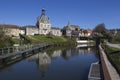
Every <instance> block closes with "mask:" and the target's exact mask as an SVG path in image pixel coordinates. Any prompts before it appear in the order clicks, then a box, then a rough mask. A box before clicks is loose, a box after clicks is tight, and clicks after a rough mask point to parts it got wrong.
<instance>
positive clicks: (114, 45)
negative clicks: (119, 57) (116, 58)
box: [107, 42, 120, 49]
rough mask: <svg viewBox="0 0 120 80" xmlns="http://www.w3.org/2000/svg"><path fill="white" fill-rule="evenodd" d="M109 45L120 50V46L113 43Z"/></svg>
mask: <svg viewBox="0 0 120 80" xmlns="http://www.w3.org/2000/svg"><path fill="white" fill-rule="evenodd" d="M107 45H108V46H111V47H115V48H118V49H120V44H112V43H109V42H107Z"/></svg>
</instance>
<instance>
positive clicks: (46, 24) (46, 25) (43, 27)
mask: <svg viewBox="0 0 120 80" xmlns="http://www.w3.org/2000/svg"><path fill="white" fill-rule="evenodd" d="M37 26H38V34H44V35H46V34H48V33H49V32H50V30H51V23H50V21H49V18H48V17H47V16H46V15H45V9H42V14H41V16H38V18H37Z"/></svg>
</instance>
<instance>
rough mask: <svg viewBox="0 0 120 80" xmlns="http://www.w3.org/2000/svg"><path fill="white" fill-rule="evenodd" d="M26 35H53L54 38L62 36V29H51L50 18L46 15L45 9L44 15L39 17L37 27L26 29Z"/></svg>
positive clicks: (43, 10)
mask: <svg viewBox="0 0 120 80" xmlns="http://www.w3.org/2000/svg"><path fill="white" fill-rule="evenodd" d="M25 33H26V35H35V34H40V35H47V34H52V35H54V36H62V32H61V29H59V28H55V27H51V23H50V20H49V17H47V16H46V14H45V9H44V8H43V9H42V14H41V15H40V16H38V18H37V23H36V26H27V27H25Z"/></svg>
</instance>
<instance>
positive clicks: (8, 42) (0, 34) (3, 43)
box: [0, 29, 13, 47]
mask: <svg viewBox="0 0 120 80" xmlns="http://www.w3.org/2000/svg"><path fill="white" fill-rule="evenodd" d="M12 44H13V41H12V38H11V37H9V36H7V35H5V33H4V31H3V30H2V29H1V30H0V47H7V46H12Z"/></svg>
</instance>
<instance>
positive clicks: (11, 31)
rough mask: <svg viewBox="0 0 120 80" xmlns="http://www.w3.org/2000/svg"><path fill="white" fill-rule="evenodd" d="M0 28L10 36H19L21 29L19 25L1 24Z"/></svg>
mask: <svg viewBox="0 0 120 80" xmlns="http://www.w3.org/2000/svg"><path fill="white" fill-rule="evenodd" d="M0 29H1V30H2V31H3V32H4V33H5V34H6V35H8V36H10V37H19V34H20V29H19V26H17V25H10V24H0Z"/></svg>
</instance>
